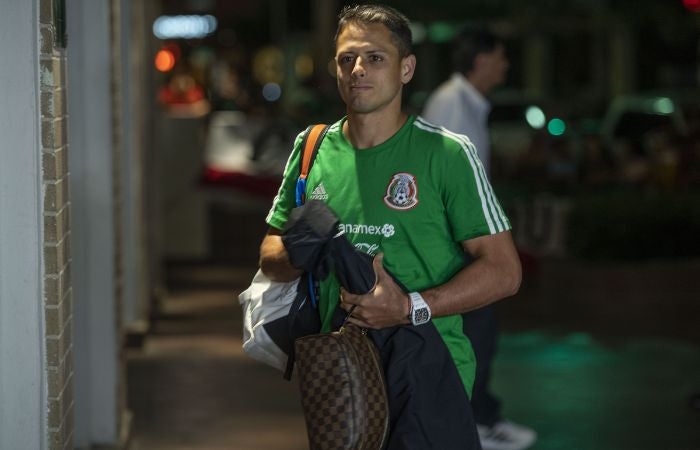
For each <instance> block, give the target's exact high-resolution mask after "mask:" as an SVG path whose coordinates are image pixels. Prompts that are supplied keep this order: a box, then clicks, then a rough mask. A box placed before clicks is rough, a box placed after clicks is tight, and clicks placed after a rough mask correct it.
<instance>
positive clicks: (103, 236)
mask: <svg viewBox="0 0 700 450" xmlns="http://www.w3.org/2000/svg"><path fill="white" fill-rule="evenodd" d="M66 6H67V11H66V13H67V20H66V22H67V27H68V112H69V116H70V120H69V128H68V136H69V145H70V150H69V152H68V154H69V164H70V168H71V177H70V180H71V186H70V187H71V204H72V206H73V208H72V215H71V219H72V220H71V222H72V223H71V225H72V229H71V232H72V233H71V234H72V236H73V238H72V240H71V245H72V252H73V260H72V270H71V272H72V275H73V304H74V338H73V341H74V349H75V350H74V352H73V353H74V355H75V378H74V383H73V385H74V390H75V446H76V447H78V448H89V447H90V446H91V445H94V444H101V445H113V444H115V443H116V442H117V441H118V423H119V420H118V416H117V414H118V413H119V411H118V409H119V404H118V390H117V386H118V381H119V380H118V377H119V371H118V350H119V344H120V343H119V342H118V338H117V337H118V332H117V329H116V327H117V317H116V304H115V248H114V233H115V230H114V224H115V219H114V198H113V192H112V190H113V186H114V182H113V161H112V158H113V152H112V148H111V146H112V130H111V125H112V120H111V114H112V101H111V95H110V88H111V86H110V79H111V76H112V75H111V67H110V34H109V30H110V16H109V13H110V4H109V0H75V1H68V2H67V5H66Z"/></svg>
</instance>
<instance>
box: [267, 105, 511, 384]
mask: <svg viewBox="0 0 700 450" xmlns="http://www.w3.org/2000/svg"><path fill="white" fill-rule="evenodd" d="M344 121H345V119H341V120H340V121H338V122H336V123H335V124H333V125H332V126H331V127H330V129H329V130H328V133H327V134H326V136H325V138H324V140H323V142H322V145H321V148H320V149H319V152H318V154H317V156H316V160H315V162H314V165H313V167H312V169H311V172H310V174H309V176H308V181H307V186H306V197H307V199H317V200H322V201H324V202H325V203H326V204H327V205H328V206H329V207H330V208H331V209H332V210H333V211H334V212H335V213H336V215H337V216H338V217H339V218H340V223H341V225H340V227H341V229H342V230H343V231H344V232H345V234H346V236H347V238H348V239H349V240H350V242H352V243H353V244H354V245H355V247H356V248H358V249H359V250H361V251H363V252H365V253H368V254H371V255H375V254H377V253H384V266H385V267H386V268H387V270H388V271H390V272H391V273H392V274H393V275H394V276H395V277H396V278H397V279H399V280H400V281H401V282H402V283H403V285H404V286H405V287H406V288H407V289H408V290H409V291H410V292H412V291H421V290H425V289H428V288H431V287H433V286H437V285H440V284H443V283H445V282H447V281H448V280H449V279H450V278H452V277H453V276H454V275H455V274H456V273H457V272H458V271H459V270H460V269H461V268H462V267H463V266H464V258H463V250H462V247H461V245H460V242H461V241H463V240H467V239H472V238H475V237H479V236H484V235H488V234H495V233H499V232H502V231H505V230H508V229H510V223H509V221H508V219H507V218H506V216H505V214H504V213H503V210H502V209H501V207H500V205H499V203H498V201H497V199H496V197H495V195H494V193H493V190H492V188H491V185H490V183H489V182H488V180H487V178H486V176H485V173H484V170H483V166H482V165H481V162H480V161H479V160H478V158H477V156H476V151H475V149H474V146H473V145H472V144H471V142H470V141H469V139H468V138H466V137H465V136H462V135H457V134H454V133H451V132H449V131H447V130H445V129H444V128H440V127H437V126H435V125H433V124H430V123H428V122H426V121H425V120H423V119H422V118H420V117H409V119H408V120H407V121H406V123H405V124H404V125H403V126H402V127H401V129H400V130H399V131H398V132H397V133H396V134H395V135H394V136H392V137H391V138H390V139H389V140H387V141H386V142H384V143H382V144H380V145H378V146H376V147H372V148H367V149H360V150H358V149H355V148H354V147H353V146H352V144H351V143H350V142H348V140H347V139H346V138H345V136H344V134H343V132H342V125H343V122H344ZM301 141H302V138H301V135H300V136H299V137H298V138H297V140H296V143H295V146H294V150H293V152H292V154H291V156H290V158H289V161H288V162H287V167H286V168H285V175H284V180H283V182H282V185H281V187H280V190H279V192H278V195H277V196H276V197H275V200H274V202H273V205H272V209H271V210H270V213H269V214H268V216H267V219H266V220H267V223H268V224H269V225H270V226H272V227H275V228H279V229H281V228H282V227H283V226H284V224H285V223H286V221H287V218H288V216H289V213H290V211H291V209H292V208H293V207H294V206H295V201H294V197H295V185H296V180H297V178H298V176H299V157H300V150H301ZM338 299H339V286H338V282H337V280H336V279H335V277H333V276H331V277H329V278H328V279H327V280H325V281H324V282H322V283H321V286H320V300H319V311H320V314H321V319H322V322H323V328H324V330H325V331H329V329H330V324H331V319H332V317H333V312H334V311H335V308H336V306H337V304H338ZM433 324H434V325H435V327H436V328H437V330H438V331H439V333H440V335H441V336H442V338H443V340H444V342H445V344H446V345H447V347H448V349H449V351H450V354H451V355H452V358H453V359H454V361H455V364H456V366H457V370H458V371H459V373H460V376H461V378H462V381H463V383H464V386H465V388H466V389H467V391H468V392H471V386H472V384H473V380H474V369H475V359H474V354H473V351H472V349H471V345H470V344H469V341H468V339H467V338H466V336H465V335H464V332H463V330H462V317H461V315H458V314H456V315H452V316H446V317H436V318H433Z"/></svg>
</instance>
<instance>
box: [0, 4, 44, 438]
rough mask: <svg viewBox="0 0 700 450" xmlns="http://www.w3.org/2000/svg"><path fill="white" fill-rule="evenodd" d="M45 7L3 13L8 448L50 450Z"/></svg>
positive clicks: (3, 326)
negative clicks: (42, 93) (42, 70)
mask: <svg viewBox="0 0 700 450" xmlns="http://www.w3.org/2000/svg"><path fill="white" fill-rule="evenodd" d="M38 24H39V15H38V2H37V1H36V0H33V1H21V2H6V3H3V6H2V13H0V54H2V55H3V61H4V63H2V64H0V82H1V83H2V84H3V89H2V91H3V94H2V95H3V98H2V102H1V103H0V136H2V139H1V140H0V448H2V449H24V448H27V449H29V448H31V449H39V450H42V449H45V448H47V435H48V432H47V423H46V417H47V386H46V377H45V358H44V354H45V347H44V342H45V330H44V315H43V310H44V308H43V284H42V280H43V236H42V232H43V231H42V230H43V220H42V210H43V205H42V201H43V195H42V192H41V185H42V179H41V158H40V155H41V147H40V138H39V136H40V131H41V123H40V119H39V114H40V112H39V79H38V75H39V43H38V36H39V31H38Z"/></svg>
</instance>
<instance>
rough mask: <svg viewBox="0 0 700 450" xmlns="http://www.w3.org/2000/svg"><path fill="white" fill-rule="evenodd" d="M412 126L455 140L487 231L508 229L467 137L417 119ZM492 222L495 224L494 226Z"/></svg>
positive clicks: (474, 150)
mask: <svg viewBox="0 0 700 450" xmlns="http://www.w3.org/2000/svg"><path fill="white" fill-rule="evenodd" d="M414 124H415V125H416V126H417V127H419V128H421V129H423V130H426V131H431V132H435V133H439V134H442V135H443V136H447V137H449V138H451V139H453V140H455V141H456V142H457V143H458V144H459V145H460V146H461V147H462V149H463V150H464V152H465V154H466V155H467V158H468V159H469V162H470V165H471V166H472V170H473V171H474V178H475V182H476V186H477V191H478V193H479V198H480V200H481V205H482V211H483V213H484V217H485V219H486V222H487V224H488V226H489V231H490V233H491V234H494V233H497V232H501V231H505V230H506V229H508V225H507V219H506V218H505V215H504V214H503V211H502V209H501V208H500V205H499V204H498V201H497V200H496V198H495V195H494V193H493V190H492V188H491V184H490V183H489V181H488V179H487V177H486V175H485V173H484V168H483V165H482V164H481V163H480V161H479V159H478V158H477V157H476V149H475V148H474V144H472V142H471V141H470V140H469V138H468V137H466V136H463V135H459V134H456V133H452V132H450V131H449V130H447V129H445V128H443V127H438V126H436V125H434V124H431V123H429V122H426V121H425V119H423V118H421V117H417V118H416V121H415V122H414ZM494 222H496V223H495V224H494Z"/></svg>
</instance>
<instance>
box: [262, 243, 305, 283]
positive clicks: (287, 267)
mask: <svg viewBox="0 0 700 450" xmlns="http://www.w3.org/2000/svg"><path fill="white" fill-rule="evenodd" d="M260 269H261V270H262V271H263V273H264V274H265V275H267V276H268V277H269V278H270V279H271V280H274V281H291V280H293V279H295V278H296V277H298V276H299V275H301V272H302V271H301V270H299V269H297V268H296V267H293V266H292V264H291V263H290V262H289V254H288V253H287V250H286V249H285V248H284V244H283V243H282V236H279V235H277V234H269V233H268V234H267V235H266V236H265V238H264V239H263V241H262V244H261V245H260Z"/></svg>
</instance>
